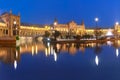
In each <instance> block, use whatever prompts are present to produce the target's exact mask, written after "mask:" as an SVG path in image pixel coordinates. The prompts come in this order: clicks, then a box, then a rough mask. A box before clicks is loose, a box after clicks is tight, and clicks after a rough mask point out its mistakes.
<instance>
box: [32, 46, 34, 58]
mask: <svg viewBox="0 0 120 80" xmlns="http://www.w3.org/2000/svg"><path fill="white" fill-rule="evenodd" d="M33 55H34V46H32V56H33Z"/></svg>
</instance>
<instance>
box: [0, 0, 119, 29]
mask: <svg viewBox="0 0 120 80" xmlns="http://www.w3.org/2000/svg"><path fill="white" fill-rule="evenodd" d="M0 3H1V5H0V14H1V13H3V12H9V11H10V10H12V13H13V14H18V13H20V15H21V22H25V23H30V24H52V23H53V21H54V19H55V18H57V19H58V22H59V23H68V22H70V21H72V20H74V21H75V22H76V23H77V24H81V21H82V20H84V23H85V25H86V26H87V27H91V28H92V27H94V26H95V21H94V18H95V17H98V18H99V22H98V25H99V26H100V27H102V28H111V27H112V26H113V25H114V24H115V22H117V21H118V22H119V21H120V15H119V13H120V11H119V10H120V1H119V0H116V1H112V0H106V1H104V0H100V1H98V0H90V1H88V0H76V1H73V0H34V1H33V0H29V1H24V0H21V1H14V0H11V1H4V0H1V1H0Z"/></svg>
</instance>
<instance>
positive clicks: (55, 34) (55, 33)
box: [53, 30, 61, 40]
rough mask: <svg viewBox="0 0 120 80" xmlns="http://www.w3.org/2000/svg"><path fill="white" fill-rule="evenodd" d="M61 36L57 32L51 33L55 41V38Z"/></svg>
mask: <svg viewBox="0 0 120 80" xmlns="http://www.w3.org/2000/svg"><path fill="white" fill-rule="evenodd" d="M60 35H61V33H60V32H59V31H56V30H55V31H54V33H53V36H54V38H55V40H56V38H57V37H59V36H60Z"/></svg>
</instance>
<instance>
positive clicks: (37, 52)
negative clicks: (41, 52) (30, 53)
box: [35, 45, 38, 54]
mask: <svg viewBox="0 0 120 80" xmlns="http://www.w3.org/2000/svg"><path fill="white" fill-rule="evenodd" d="M35 52H36V54H38V46H37V45H36V50H35Z"/></svg>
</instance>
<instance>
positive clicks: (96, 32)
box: [95, 17, 99, 40]
mask: <svg viewBox="0 0 120 80" xmlns="http://www.w3.org/2000/svg"><path fill="white" fill-rule="evenodd" d="M98 21H99V18H97V17H96V18H95V22H96V29H95V36H96V40H97V37H98V36H97V35H98Z"/></svg>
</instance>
